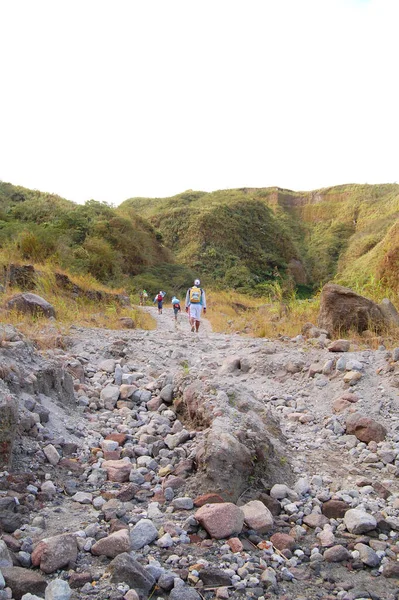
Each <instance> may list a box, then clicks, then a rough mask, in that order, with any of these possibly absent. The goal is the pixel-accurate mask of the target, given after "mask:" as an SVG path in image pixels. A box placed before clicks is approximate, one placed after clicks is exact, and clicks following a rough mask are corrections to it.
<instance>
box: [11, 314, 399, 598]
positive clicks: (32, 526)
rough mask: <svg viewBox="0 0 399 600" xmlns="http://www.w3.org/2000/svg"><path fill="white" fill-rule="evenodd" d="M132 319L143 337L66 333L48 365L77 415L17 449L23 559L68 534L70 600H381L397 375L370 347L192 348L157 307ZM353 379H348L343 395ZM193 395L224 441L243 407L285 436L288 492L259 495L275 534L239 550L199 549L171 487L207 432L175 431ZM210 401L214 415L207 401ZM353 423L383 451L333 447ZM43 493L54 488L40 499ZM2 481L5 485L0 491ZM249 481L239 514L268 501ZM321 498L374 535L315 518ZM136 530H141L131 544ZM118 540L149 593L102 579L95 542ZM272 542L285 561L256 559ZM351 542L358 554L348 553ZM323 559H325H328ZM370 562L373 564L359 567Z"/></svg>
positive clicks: (395, 502) (393, 592) (391, 525)
mask: <svg viewBox="0 0 399 600" xmlns="http://www.w3.org/2000/svg"><path fill="white" fill-rule="evenodd" d="M145 310H146V312H148V313H149V314H151V315H152V316H153V317H154V319H155V320H156V323H157V329H156V330H154V331H142V330H123V331H113V330H101V329H87V328H81V327H75V328H73V329H72V330H71V334H70V336H69V337H68V340H67V343H68V347H67V349H66V350H64V351H61V350H57V351H54V352H51V351H50V352H48V353H46V356H47V357H50V358H53V359H57V360H60V361H62V362H63V364H64V365H65V366H66V368H68V369H69V371H70V372H71V373H73V374H74V377H75V392H76V395H77V399H78V405H79V408H78V409H77V411H76V412H74V413H71V412H69V413H67V412H65V413H64V416H65V429H64V431H62V427H61V425H60V423H62V415H60V414H59V408H57V411H56V412H55V413H54V416H53V417H51V415H50V421H49V424H48V425H46V427H45V428H44V430H43V428H41V427H38V430H37V431H35V430H34V428H33V429H32V431H31V436H30V437H26V438H24V441H21V447H20V448H19V450H18V452H17V456H16V465H17V467H18V468H19V470H20V471H21V470H24V471H25V473H31V474H32V477H31V479H30V482H31V483H30V485H31V486H32V485H33V487H34V488H36V491H34V489H33V488H30V495H31V497H30V500H29V502H30V504H29V507H30V509H29V510H30V513H29V519H28V523H26V524H25V525H23V527H21V534H20V538H21V539H26V536H27V537H28V538H29V540H30V546H29V544H25V548H28V551H29V549H30V551H32V549H33V547H34V546H35V544H36V542H37V540H39V539H42V538H44V537H46V538H51V537H52V536H55V535H59V534H62V533H65V532H71V533H74V535H75V536H76V539H77V544H78V556H77V558H74V559H71V561H70V565H69V566H70V567H73V568H72V570H71V571H69V574H68V571H67V565H65V564H64V565H63V568H64V571H59V570H57V573H61V578H62V577H63V578H64V579H69V580H70V581H71V582H73V581H75V580H76V581H77V580H78V579H79V577H78V575H77V574H86V580H85V581H83V580H84V577H83V575H82V577H81V579H82V583H81V586H80V589H79V592H77V591H73V593H72V600H77V599H78V598H80V599H86V598H87V599H89V598H95V599H98V600H106V599H112V600H122V599H123V598H126V599H127V600H137V597H140V600H141V599H147V598H149V596H150V590H153V593H152V595H151V598H158V599H159V600H160V599H161V598H162V599H163V600H166V599H167V598H170V600H200V598H201V597H202V598H206V600H211V599H213V598H226V599H227V598H231V599H244V598H245V599H248V600H250V599H255V598H257V599H258V600H262V599H263V600H265V599H266V598H285V599H286V600H305V599H316V598H318V599H323V600H328V599H330V598H331V599H333V598H338V599H339V600H355V599H356V598H372V599H373V600H378V599H379V598H380V599H381V600H395V599H396V598H397V597H398V596H397V580H395V579H389V578H387V577H383V576H381V573H382V572H383V570H384V565H386V564H388V563H389V564H390V565H391V563H392V562H393V563H395V562H396V556H397V555H399V542H398V531H399V517H398V506H399V487H398V483H397V482H398V479H397V477H398V468H399V460H398V459H397V456H399V398H398V369H397V365H396V361H395V360H394V361H393V360H392V354H391V353H388V352H387V351H386V350H385V349H384V348H381V349H380V350H379V351H372V350H359V349H356V348H353V351H352V349H351V351H349V352H340V353H336V354H335V353H334V354H333V353H331V352H329V351H328V349H327V345H328V340H323V339H322V338H320V339H318V338H314V339H312V340H305V339H304V338H303V337H302V336H298V337H296V338H284V339H278V340H266V339H261V338H249V337H244V336H241V335H225V334H219V333H213V332H212V328H211V325H210V323H209V321H207V320H206V319H203V321H202V323H201V329H200V332H199V334H195V333H191V331H190V327H189V324H188V319H187V316H186V314H185V313H183V314H181V315H179V319H178V323H177V324H175V321H174V317H173V313H172V309H170V308H168V307H166V308H164V311H163V314H162V315H158V314H157V309H156V308H153V307H145ZM353 373H355V375H356V374H358V375H359V374H360V375H359V376H358V377H357V376H352V377H353V378H352V379H350V377H349V379H348V381H349V382H350V383H347V382H345V377H347V378H348V374H353ZM191 382H192V383H196V382H200V383H201V385H202V386H203V389H204V390H205V391H204V394H205V395H206V397H207V398H208V400H209V399H210V401H211V403H212V402H214V404H213V406H214V414H215V418H216V417H217V415H218V414H219V413H220V412H222V413H223V412H224V410H225V409H226V410H227V408H228V410H229V411H230V413H229V414H230V415H232V418H233V419H236V425H237V431H238V429H239V424H240V420H241V419H243V418H244V416H245V412H246V410H247V409H246V408H245V406H246V402H247V400H246V399H250V398H252V399H253V402H254V403H255V404H254V406H255V405H256V406H258V407H259V415H261V413H262V414H263V409H264V408H265V409H267V410H268V411H270V418H271V419H272V417H273V418H274V419H277V420H278V422H279V424H280V427H281V430H282V434H283V437H282V439H283V440H284V443H283V454H281V455H280V460H281V461H282V462H287V463H289V464H291V465H292V472H293V475H294V481H293V484H292V485H291V484H290V485H288V486H287V485H286V484H287V482H286V481H275V482H274V483H275V484H280V485H281V486H283V487H284V486H285V488H286V489H285V491H284V490H283V491H281V490H282V488H281V490H280V492H281V494H282V495H281V496H273V498H274V499H273V502H277V504H278V508H279V513H280V514H279V515H277V514H276V515H275V523H274V528H273V530H272V531H271V532H270V533H269V534H267V533H263V534H260V533H259V532H257V531H256V528H255V531H251V530H249V531H246V533H245V535H243V536H242V537H241V542H240V541H235V542H234V544H235V545H236V550H233V549H232V548H233V546H229V545H228V544H227V543H226V541H225V540H220V541H218V540H215V539H213V540H211V539H210V536H207V535H206V533H205V532H204V529H201V528H199V526H198V523H197V522H196V520H195V519H194V518H193V515H194V514H195V511H196V508H194V506H193V504H192V498H191V497H190V496H187V495H185V494H184V486H183V487H182V488H179V487H176V488H175V489H174V488H173V486H172V484H173V481H174V480H173V474H174V473H175V471H177V470H178V469H179V468H181V467H182V465H183V466H184V467H187V463H188V462H189V461H191V462H193V461H194V463H195V461H196V453H197V450H198V444H199V443H200V442H201V440H203V439H204V436H206V434H207V430H206V429H205V430H203V431H200V430H195V428H194V429H193V430H189V431H187V430H186V428H187V429H188V428H189V424H188V423H184V422H183V423H181V422H180V421H179V419H178V418H176V414H175V412H174V410H173V404H172V398H173V395H176V394H178V393H180V392H179V390H180V389H181V390H184V386H186V385H188V384H189V383H191ZM348 391H349V392H354V393H355V394H356V400H357V401H356V403H354V404H353V405H351V406H349V405H348V407H347V408H346V409H344V410H342V411H341V412H338V413H334V411H333V403H334V401H335V400H336V399H337V398H339V397H341V396H342V395H343V394H344V393H347V392H348ZM223 394H224V396H223ZM222 396H223V397H224V398H226V404H223V403H222V401H221V400H220V402H219V403H218V399H221V398H222ZM175 397H176V396H175ZM26 401H27V400H26V397H25V398H24V402H25V404H26ZM248 402H249V400H248ZM354 410H356V411H358V412H360V413H362V414H363V415H364V416H367V417H372V418H374V419H375V420H376V421H378V422H379V423H380V424H381V425H383V426H385V427H386V429H387V432H388V433H387V438H386V441H383V442H379V443H375V442H374V443H373V442H370V444H368V445H367V444H366V443H361V442H359V440H357V439H356V438H355V436H354V435H346V433H345V422H346V417H347V415H348V414H350V412H351V411H352V412H353V411H354ZM32 411H34V409H32ZM221 416H222V417H223V414H222V415H221ZM52 428H53V429H52ZM32 436H33V437H32ZM170 436H171V437H170ZM179 436H180V437H179ZM181 436H183V437H181ZM62 438H64V440H65V439H69V440H70V442H71V443H72V442H73V443H76V445H77V448H76V452H75V453H73V454H72V457H71V458H68V457H67V456H66V453H65V454H64V458H63V461H64V462H63V461H60V462H58V460H59V459H58V460H57V458H55V460H54V462H53V466H52V465H51V464H50V463H49V462H48V461H46V459H45V457H44V455H43V451H42V449H43V448H44V447H45V446H46V444H47V445H48V444H49V443H51V445H52V446H54V448H55V449H56V451H58V452H59V453H60V455H62V453H63V450H62V448H63V445H62V444H63V442H62ZM165 442H167V443H166V445H165ZM175 444H176V445H175ZM104 459H105V462H104ZM121 459H123V460H121ZM112 461H115V462H118V461H119V462H118V465H116V466H115V469H116V470H115V472H114V471H112V468H111V466H108V467H107V462H109V463H111V462H112ZM123 461H125V462H124V463H123V464H122V462H123ZM124 465H125V466H126V465H127V466H128V467H129V469H131V470H130V475H129V473H128V474H127V478H126V477H125V475H121V471H118V469H123V468H124ZM187 468H188V469H189V467H187ZM111 472H112V473H113V474H110V473H111ZM118 472H119V475H118ZM181 472H182V473H183V472H184V471H181ZM171 475H172V478H170V476H171ZM185 475H188V479H187V480H186V481H189V479H190V477H191V476H193V473H192V472H191V473H190V470H188V471H187V472H186V473H185ZM46 479H47V480H48V481H50V483H52V484H53V488H54V489H53V490H50V491H46V489H44V490H43V488H42V489H41V486H42V485H43V482H44V481H45V480H46ZM175 479H176V481H177V480H178V479H179V477H175ZM265 479H267V473H265ZM4 481H5V480H4V477H3V479H2V482H3V484H4V485H5V483H4ZM260 481H261V479H258V480H257V481H256V486H257V487H256V489H255V481H254V488H253V489H252V487H251V485H249V487H248V489H247V490H245V492H244V493H243V494H242V495H241V496H240V498H239V501H238V502H237V504H238V505H241V506H242V505H244V504H246V503H247V502H248V501H249V500H253V499H255V498H259V497H262V498H264V499H265V498H266V496H267V494H266V492H267V493H269V492H270V488H267V487H265V488H264V489H263V491H262V490H261V489H260V488H259V485H261V484H260ZM168 482H169V484H168ZM183 483H184V482H183ZM294 483H295V487H294ZM176 485H177V484H176ZM179 485H180V483H179ZM261 487H262V486H261ZM5 488H6V485H5ZM47 488H49V486H47ZM50 488H51V486H50ZM11 489H13V488H11ZM14 489H15V488H14ZM208 491H209V492H210V493H211V492H213V491H214V490H212V489H209V490H208ZM262 493H263V496H262ZM270 493H271V492H270ZM76 494H78V496H76ZM79 494H80V495H79ZM259 494H261V495H259ZM269 498H270V497H269ZM277 498H278V501H277ZM331 498H332V499H333V500H339V501H341V502H343V503H346V506H347V508H350V507H351V508H358V509H361V510H363V511H365V512H367V513H368V514H374V515H382V516H381V517H378V518H380V521H378V523H379V526H378V527H379V529H378V528H377V530H375V531H374V530H370V529H367V528H365V529H363V530H362V531H364V532H365V533H364V534H362V535H355V534H352V533H350V532H348V530H347V529H346V528H345V526H344V524H343V523H342V519H340V518H338V517H329V518H328V519H327V518H324V516H323V515H322V507H323V504H324V503H325V502H327V501H328V500H330V499H331ZM0 500H1V498H0ZM21 502H22V499H21ZM265 502H266V500H265ZM212 506H213V505H212ZM309 515H311V516H312V517H314V518H315V519H316V520H317V519H318V521H317V523H318V524H317V525H316V526H315V525H312V526H308V525H306V524H305V523H306V517H308V516H309ZM321 517H323V518H324V519H325V520H323V519H322V518H321ZM384 519H385V520H384ZM143 520H144V521H145V523H146V527H147V530H146V532H144V531H142V532H141V533H140V535H139V534H138V533H137V534H135V533H134V531H135V527H136V526H137V524H139V523H140V522H141V523H142V521H143ZM148 522H150V523H149V524H148ZM151 527H152V528H153V529H151ZM125 529H127V530H129V532H130V536H131V537H130V539H131V540H133V543H134V544H136V545H135V546H134V548H136V550H135V552H133V554H134V556H135V557H136V558H137V560H138V561H139V562H141V563H142V564H143V565H144V566H145V567H146V569H147V571H146V572H147V573H148V572H149V573H150V575H151V577H152V579H151V578H150V582H151V581H152V584H151V585H150V584H149V583H148V585H147V584H146V585H145V584H144V583H143V580H142V579H140V578H138V579H137V577H136V579H135V580H134V583H133V579H131V580H129V581H131V583H130V585H129V581H127V580H126V577H127V578H128V579H129V577H130V575H129V577H128V575H126V572H125V575H124V577H125V579H123V576H122V575H120V576H118V577H119V579H118V577H117V576H116V575H112V577H113V579H112V578H111V580H110V579H109V574H107V573H108V571H107V568H108V565H109V563H110V561H111V559H112V558H113V557H114V556H118V554H119V551H115V550H112V549H110V546H112V544H111V542H109V536H110V534H111V533H112V534H113V533H116V532H117V531H120V530H125ZM149 531H151V533H150V534H149V533H148V532H149ZM76 532H78V533H76ZM154 532H155V533H154ZM238 532H239V530H238ZM272 532H275V533H281V534H282V533H284V534H288V533H289V534H290V535H291V536H293V540H294V546H293V547H292V548H291V549H288V547H284V546H282V547H281V548H282V549H283V550H284V553H283V554H282V553H281V551H280V552H277V551H275V549H273V547H272V546H270V545H269V546H268V545H267V544H268V543H269V542H267V541H266V542H264V546H263V547H262V546H260V547H259V548H258V547H257V543H258V542H260V541H262V540H268V538H269V536H270V535H271V533H272ZM120 535H121V536H122V538H123V535H124V534H120ZM320 536H321V537H320ZM329 536H330V537H329ZM370 536H371V537H370ZM17 537H18V536H17ZM232 537H233V538H234V539H236V538H237V535H235V536H232ZM326 538H329V539H330V538H331V543H330V542H329V541H327V542H326V541H325V540H326ZM138 539H140V541H137V540H138ZM370 539H371V541H370ZM102 540H107V541H104V542H103V544H104V546H107V543H108V549H107V550H104V551H102V550H100V549H98V553H99V556H97V554H96V552H97V551H94V552H93V547H95V546H96V544H99V542H100V541H102ZM125 541H126V540H125V538H123V543H125ZM59 543H60V544H61V542H59ZM120 543H122V542H120ZM355 543H358V544H360V543H362V544H363V545H365V546H366V548H367V549H368V550H367V551H366V550H364V548H363V547H361V548H360V546H359V550H355V549H354V544H355ZM232 544H233V542H232ZM276 544H277V542H276ZM342 544H343V545H344V550H343V551H342V552H344V555H343V556H344V558H337V554H338V553H339V552H338V550H336V548H337V547H338V546H340V547H341V545H342ZM351 544H352V545H351ZM346 547H348V548H349V551H348V550H347V549H346ZM96 548H99V546H96ZM373 548H374V549H373ZM294 549H295V550H294ZM329 549H331V551H335V555H334V556H335V558H331V560H330V559H329V558H328V552H327V550H329ZM0 550H1V549H0ZM107 552H108V553H107ZM340 552H341V551H340ZM372 552H373V553H374V554H373V555H372V558H368V559H364V560H363V558H362V556H364V554H365V553H368V556H369V555H370V554H371V553H372ZM345 553H346V554H345ZM356 553H357V554H356ZM362 553H363V554H362ZM330 554H334V552H331V553H330ZM107 556H108V558H107ZM359 557H360V558H359ZM19 558H20V560H23V557H22V556H20V557H19ZM25 559H26V560H27V561H28V559H27V558H26V557H25ZM335 560H337V561H340V562H334V561H335ZM367 560H368V561H369V562H367ZM373 561H374V562H373ZM38 564H39V563H38ZM61 564H62V562H61ZM23 566H29V561H28V564H27V565H23ZM390 568H392V567H390ZM126 569H127V567H126ZM115 570H117V568H116V566H115V567H114V573H115ZM47 572H50V573H51V572H52V571H47ZM387 572H388V569H387V571H386V573H387ZM111 573H112V571H111ZM129 573H130V571H129ZM204 573H208V575H207V578H206V577H205V579H204V580H203V581H206V582H208V584H206V583H205V585H210V586H211V587H213V588H214V589H213V590H209V591H207V590H206V588H204V587H203V588H199V591H200V592H201V594H202V596H200V595H199V593H197V592H196V591H195V590H194V588H193V587H192V586H194V585H195V584H198V582H199V580H200V579H201V577H202V576H203V574H204ZM216 573H217V574H216ZM398 573H399V569H398ZM51 577H54V575H52V576H51ZM132 578H133V576H132ZM123 581H124V582H125V584H126V585H125V587H123V585H124V584H122V582H123ZM155 581H157V582H158V583H157V587H156V588H153V584H154V583H155ZM93 582H94V583H93ZM187 584H190V587H189V586H188V585H187ZM140 585H141V586H142V587H141V588H140ZM146 586H147V587H146ZM129 587H130V589H131V590H133V589H135V588H136V589H138V590H139V589H141V591H139V596H135V595H134V594H133V593H132V594H131V595H128V594H129V593H130V592H128V589H129ZM217 588H221V591H220V590H217ZM125 594H127V595H126V596H125ZM362 594H363V595H362ZM4 597H5V596H4ZM1 598H3V596H1V587H0V599H1ZM55 600H57V599H55Z"/></svg>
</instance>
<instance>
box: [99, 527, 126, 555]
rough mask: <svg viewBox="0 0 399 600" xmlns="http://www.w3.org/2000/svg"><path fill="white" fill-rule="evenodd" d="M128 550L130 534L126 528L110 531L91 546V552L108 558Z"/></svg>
mask: <svg viewBox="0 0 399 600" xmlns="http://www.w3.org/2000/svg"><path fill="white" fill-rule="evenodd" d="M129 550H130V536H129V531H127V530H126V529H120V530H119V531H115V533H111V534H110V535H108V536H107V537H105V538H102V539H101V540H98V542H96V543H95V544H94V545H93V546H92V548H91V553H92V554H94V555H95V556H108V557H109V558H115V556H117V555H118V554H122V552H129Z"/></svg>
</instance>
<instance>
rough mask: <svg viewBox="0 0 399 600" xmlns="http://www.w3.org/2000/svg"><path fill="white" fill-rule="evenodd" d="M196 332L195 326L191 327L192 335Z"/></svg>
mask: <svg viewBox="0 0 399 600" xmlns="http://www.w3.org/2000/svg"><path fill="white" fill-rule="evenodd" d="M194 331H195V327H194V325H193V326H192V327H191V333H194Z"/></svg>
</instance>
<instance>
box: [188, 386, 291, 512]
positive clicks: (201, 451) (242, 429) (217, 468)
mask: <svg viewBox="0 0 399 600" xmlns="http://www.w3.org/2000/svg"><path fill="white" fill-rule="evenodd" d="M194 390H195V391H194ZM232 393H233V395H234V398H233V396H230V397H229V396H228V395H227V394H226V393H225V392H224V391H219V393H218V394H217V396H216V406H217V409H216V410H215V403H214V402H215V398H214V397H212V395H210V394H209V393H206V392H205V390H202V393H200V386H197V387H192V386H190V393H186V394H184V396H183V397H184V401H185V402H186V405H185V408H186V410H187V411H188V412H189V413H190V416H191V418H192V419H193V420H194V421H198V422H201V423H207V425H208V427H207V430H206V434H205V435H204V437H203V439H202V440H201V443H200V444H199V446H198V450H197V454H196V463H197V467H198V468H197V472H196V474H195V476H194V477H191V478H190V480H189V481H188V482H187V485H186V491H187V492H189V491H191V492H192V493H193V494H195V495H198V494H201V493H203V494H205V493H209V492H212V493H217V494H219V495H220V496H221V497H222V498H223V499H224V500H225V501H230V502H236V501H237V500H238V498H239V497H240V495H241V494H242V493H243V492H244V490H246V489H248V488H249V487H251V480H252V479H253V478H254V477H255V478H256V477H257V476H259V477H261V478H262V480H263V481H264V482H266V485H267V484H270V487H271V486H272V485H273V484H274V483H276V482H277V481H287V482H288V483H290V481H291V480H292V470H291V466H290V464H289V462H288V461H287V460H285V456H286V450H285V447H284V438H283V435H282V433H281V430H280V427H279V424H278V423H277V421H276V420H275V419H274V418H273V416H272V415H271V414H270V412H269V411H267V409H265V407H264V405H263V404H262V403H261V402H260V401H258V400H257V399H256V398H255V397H253V396H252V395H250V394H248V392H247V391H244V390H243V389H239V388H237V389H236V390H235V391H234V392H233V390H232ZM237 411H238V412H239V419H238V418H237ZM283 456H284V460H283V459H282V457H283Z"/></svg>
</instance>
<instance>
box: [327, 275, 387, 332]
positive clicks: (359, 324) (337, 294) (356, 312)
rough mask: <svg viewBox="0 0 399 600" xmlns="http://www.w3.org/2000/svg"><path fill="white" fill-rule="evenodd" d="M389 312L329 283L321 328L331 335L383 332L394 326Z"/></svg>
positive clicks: (348, 290)
mask: <svg viewBox="0 0 399 600" xmlns="http://www.w3.org/2000/svg"><path fill="white" fill-rule="evenodd" d="M388 312H389V311H388V310H387V309H386V310H385V309H384V310H382V309H381V306H380V305H378V304H376V303H375V302H373V301H372V300H369V299H368V298H365V297H364V296H360V295H359V294H356V292H354V291H353V290H351V289H349V288H346V287H343V286H341V285H336V284H334V283H327V284H326V285H325V286H324V287H323V289H322V292H321V296H320V312H319V317H318V326H319V327H322V328H324V329H327V331H329V332H330V333H331V334H333V333H343V332H346V331H349V330H350V329H354V330H356V331H357V332H359V333H361V332H363V331H366V330H367V329H373V330H375V331H376V332H381V331H383V330H384V328H386V327H387V326H388V325H390V324H392V320H391V319H390V318H389V317H388V316H387V315H388Z"/></svg>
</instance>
